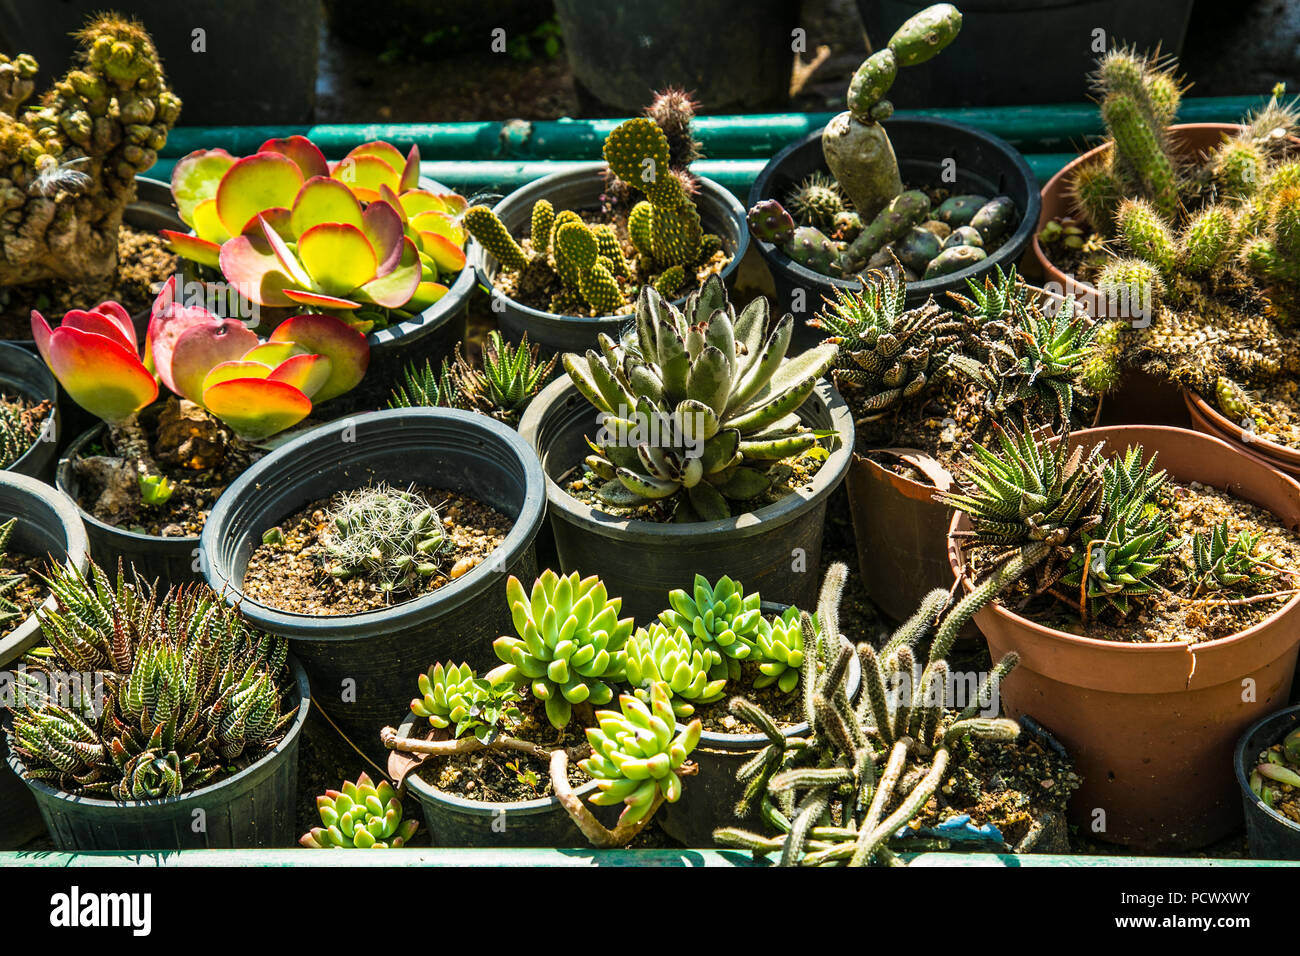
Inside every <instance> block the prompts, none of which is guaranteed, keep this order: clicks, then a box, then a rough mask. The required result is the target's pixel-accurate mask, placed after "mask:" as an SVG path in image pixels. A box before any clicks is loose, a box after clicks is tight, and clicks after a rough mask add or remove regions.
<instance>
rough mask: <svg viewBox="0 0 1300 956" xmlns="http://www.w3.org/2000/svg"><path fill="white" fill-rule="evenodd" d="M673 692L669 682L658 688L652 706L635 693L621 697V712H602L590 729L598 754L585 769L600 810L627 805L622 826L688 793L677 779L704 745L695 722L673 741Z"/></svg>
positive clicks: (594, 751)
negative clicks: (593, 786)
mask: <svg viewBox="0 0 1300 956" xmlns="http://www.w3.org/2000/svg"><path fill="white" fill-rule="evenodd" d="M670 697H671V692H670V691H669V690H668V687H667V685H666V684H664V683H663V682H659V683H656V684H654V685H652V687H651V689H650V704H649V706H647V705H646V704H644V703H642V702H641V701H640V700H638V699H637V698H636V697H633V696H631V695H630V694H623V695H621V696H620V697H619V699H618V703H619V710H617V711H613V710H601V711H597V712H596V721H597V724H598V726H596V727H589V728H588V729H587V741H588V742H589V743H590V744H591V750H592V754H591V756H590V757H588V758H587V759H586V760H583V761H581V762H580V763H579V766H580V767H582V769H583V770H584V771H585V772H586V773H587V775H588V776H589V777H591V778H592V779H593V780H595V781H596V786H597V788H598V789H599V791H600V792H599V793H597V794H595V795H594V796H593V797H592V798H591V802H592V803H594V804H596V805H597V806H613V805H614V804H618V803H622V804H624V808H623V813H622V815H620V816H619V820H618V822H619V825H620V826H621V825H623V824H624V823H635V822H637V821H638V820H640V819H642V818H643V817H645V816H646V815H647V814H649V813H650V812H651V811H652V810H653V809H654V808H655V807H656V806H657V805H658V803H659V801H660V798H662V799H663V800H664V801H666V802H668V803H676V802H677V798H678V797H680V796H681V794H682V780H681V777H679V776H678V775H677V771H678V770H680V769H681V767H682V765H683V764H684V763H685V762H686V758H687V756H689V755H690V753H691V751H693V750H694V749H695V746H696V745H697V744H698V743H699V742H700V731H701V729H702V728H701V725H700V721H699V720H698V719H696V720H693V721H691V722H690V724H688V725H687V726H686V728H685V729H684V730H682V732H681V733H679V734H677V735H676V736H673V729H674V725H675V721H674V720H673V709H672V706H671V705H670V704H669V699H670Z"/></svg>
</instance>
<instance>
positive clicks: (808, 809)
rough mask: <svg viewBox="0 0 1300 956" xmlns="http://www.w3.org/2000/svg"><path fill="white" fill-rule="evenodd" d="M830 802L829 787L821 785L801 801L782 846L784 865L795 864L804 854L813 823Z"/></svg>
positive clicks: (782, 861) (782, 862) (782, 863)
mask: <svg viewBox="0 0 1300 956" xmlns="http://www.w3.org/2000/svg"><path fill="white" fill-rule="evenodd" d="M830 802H831V793H830V788H829V787H819V788H818V789H816V790H812V791H809V792H808V793H807V794H806V795H805V796H804V798H803V800H801V801H800V802H799V811H798V814H797V815H796V816H795V818H794V821H793V822H792V823H791V824H790V833H789V835H788V836H787V837H786V838H785V846H784V847H782V848H781V865H782V866H793V865H794V864H795V862H796V861H797V860H798V859H799V858H800V857H801V856H803V854H804V848H805V846H806V844H807V843H808V838H809V836H810V834H811V833H812V828H813V824H814V823H816V822H817V821H818V820H819V819H820V818H821V816H822V814H823V813H825V812H826V808H827V807H829V806H830Z"/></svg>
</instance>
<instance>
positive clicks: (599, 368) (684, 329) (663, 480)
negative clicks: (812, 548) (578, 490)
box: [564, 276, 835, 521]
mask: <svg viewBox="0 0 1300 956" xmlns="http://www.w3.org/2000/svg"><path fill="white" fill-rule="evenodd" d="M793 322H794V320H793V318H792V317H791V316H789V315H787V316H786V317H785V318H783V319H782V320H781V321H780V322H779V323H778V324H777V326H776V328H775V329H774V330H772V332H771V333H770V334H768V333H767V327H768V303H767V300H766V299H764V298H762V297H760V298H758V299H755V300H754V301H753V302H751V303H750V304H749V305H748V306H746V307H745V309H744V311H743V312H741V313H740V315H739V316H737V315H736V314H735V310H734V308H733V307H732V305H731V303H730V302H729V301H728V300H727V295H726V291H725V289H724V288H723V285H722V280H721V279H719V278H718V277H717V276H710V277H709V279H708V280H707V281H706V282H705V283H704V286H703V288H701V289H700V290H699V291H698V292H695V293H692V294H691V296H690V297H689V298H688V299H687V301H686V305H685V309H684V311H678V310H677V308H676V307H675V306H673V305H672V304H671V303H670V302H667V301H666V300H665V299H664V298H663V297H662V296H661V295H660V294H659V293H658V292H656V291H655V290H653V289H649V288H642V290H641V296H640V298H639V299H638V301H637V312H636V333H635V335H634V336H630V337H629V338H628V339H627V340H626V341H625V342H624V343H616V342H614V341H613V340H612V339H610V338H609V337H608V336H602V337H601V338H600V351H596V350H594V349H589V350H588V351H587V354H586V355H585V356H581V355H576V354H573V353H568V354H566V355H565V356H564V368H565V371H566V372H567V373H568V375H569V378H570V379H571V380H572V382H573V384H574V385H575V386H576V387H577V389H578V391H579V392H580V393H581V394H582V395H583V397H585V398H586V399H587V401H589V402H591V403H592V405H594V406H595V407H596V408H597V409H598V410H599V411H600V413H601V418H602V428H601V432H600V435H599V436H598V441H596V442H591V441H590V440H589V444H590V445H591V447H592V450H593V451H594V452H596V454H595V455H593V456H590V457H588V458H587V465H588V467H589V468H590V469H591V470H592V471H593V472H594V473H595V474H596V475H597V476H599V477H600V478H602V479H604V484H602V485H601V486H600V488H599V489H598V495H599V497H600V499H601V500H602V501H603V502H605V503H607V504H611V505H616V506H619V507H637V506H640V505H644V504H647V503H649V502H651V501H654V500H659V499H672V500H673V503H674V505H675V508H676V512H675V518H676V520H679V521H682V520H714V519H720V518H726V517H729V516H730V515H731V514H732V508H731V505H730V504H728V499H730V500H732V501H738V502H744V501H748V500H752V499H754V498H756V497H758V496H759V495H761V494H763V493H764V492H765V491H766V490H767V489H768V488H769V487H770V483H771V482H770V479H769V477H768V475H767V473H766V471H767V466H768V465H770V464H771V463H773V462H776V461H779V460H781V459H783V458H789V457H793V456H796V455H799V454H801V453H802V452H804V451H806V450H808V449H809V448H811V447H812V446H813V445H814V444H815V443H816V441H817V436H816V435H815V433H814V432H813V431H812V430H811V429H809V428H808V427H806V426H805V425H803V424H802V422H801V421H800V420H799V418H798V417H797V415H796V414H795V412H796V410H797V409H798V408H799V407H800V406H801V405H802V404H803V403H804V400H805V399H807V398H808V396H809V395H810V394H812V391H813V389H814V388H815V387H816V384H817V379H818V378H819V377H820V376H821V375H822V374H823V373H825V371H826V370H827V369H828V368H829V367H830V365H831V363H832V362H833V361H834V358H835V347H834V346H832V345H822V346H819V347H817V348H814V349H809V350H808V351H806V352H803V353H802V354H800V355H798V356H796V357H794V358H791V359H786V357H785V356H786V350H787V348H788V347H789V344H790V335H791V331H792V329H793Z"/></svg>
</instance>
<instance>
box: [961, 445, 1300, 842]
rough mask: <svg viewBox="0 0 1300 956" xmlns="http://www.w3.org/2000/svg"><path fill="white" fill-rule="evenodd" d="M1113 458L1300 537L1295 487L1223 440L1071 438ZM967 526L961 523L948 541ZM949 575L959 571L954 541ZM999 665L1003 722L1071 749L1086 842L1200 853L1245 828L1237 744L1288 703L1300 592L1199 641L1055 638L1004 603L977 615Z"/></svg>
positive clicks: (1075, 818) (1074, 810) (1058, 634)
mask: <svg viewBox="0 0 1300 956" xmlns="http://www.w3.org/2000/svg"><path fill="white" fill-rule="evenodd" d="M1097 441H1104V442H1105V444H1106V452H1107V453H1108V454H1120V453H1123V451H1124V450H1125V448H1127V447H1128V446H1129V445H1133V444H1138V443H1141V444H1142V445H1143V447H1144V448H1145V449H1146V451H1147V452H1148V453H1150V452H1158V453H1159V459H1158V465H1159V466H1160V467H1162V468H1164V469H1166V470H1167V471H1168V472H1169V474H1170V476H1171V477H1172V478H1174V479H1175V480H1178V481H1199V482H1201V483H1203V484H1207V485H1211V486H1213V487H1215V488H1218V489H1221V490H1225V491H1228V492H1230V493H1231V494H1233V495H1235V496H1237V497H1239V498H1241V499H1243V500H1245V501H1249V502H1252V503H1253V504H1256V505H1258V506H1260V507H1262V508H1265V509H1267V510H1268V511H1270V512H1272V513H1273V514H1274V515H1276V516H1277V517H1278V518H1279V520H1280V521H1281V522H1282V523H1283V524H1285V525H1286V526H1287V527H1289V528H1291V529H1293V530H1298V529H1300V484H1297V483H1296V482H1295V481H1294V480H1293V479H1291V478H1288V477H1286V476H1285V475H1282V474H1280V473H1279V472H1277V471H1274V470H1273V469H1271V468H1268V467H1267V466H1265V465H1263V464H1262V463H1261V462H1259V461H1256V460H1255V459H1252V458H1248V457H1246V456H1244V455H1242V454H1240V453H1239V452H1238V450H1237V449H1236V448H1234V447H1233V446H1231V445H1229V444H1228V443H1227V442H1224V441H1221V440H1219V439H1217V438H1212V437H1210V436H1208V435H1203V434H1200V433H1198V432H1192V431H1186V430H1184V429H1178V428H1166V427H1159V426H1141V425H1134V426H1119V427H1111V428H1093V429H1086V430H1083V431H1079V432H1076V433H1075V434H1074V435H1073V436H1071V442H1072V444H1076V445H1089V446H1090V445H1092V444H1094V443H1096V442H1097ZM969 527H970V523H969V519H968V518H967V516H966V515H965V514H962V513H958V514H957V515H955V516H954V518H953V523H952V527H951V532H956V531H962V530H966V529H968V528H969ZM948 548H949V550H948V554H949V559H950V561H951V563H952V567H953V570H954V571H955V572H956V573H957V574H958V575H959V576H961V577H962V580H963V583H964V584H965V586H966V587H967V589H968V590H969V586H970V579H969V578H968V577H967V576H966V575H965V556H964V554H963V552H962V548H961V544H960V539H957V538H954V537H952V536H951V534H950V536H949V546H948ZM975 623H976V624H977V625H978V626H979V629H980V630H981V631H982V632H983V633H984V637H985V639H986V640H987V642H988V646H989V653H990V654H991V655H992V657H993V659H994V660H997V659H999V658H1001V657H1002V656H1003V655H1004V654H1006V653H1007V652H1008V651H1015V652H1016V653H1018V654H1019V655H1020V666H1019V667H1017V668H1016V669H1015V670H1014V671H1013V672H1012V673H1011V674H1010V676H1009V677H1008V678H1007V679H1006V680H1005V681H1004V682H1003V684H1002V689H1001V694H1002V707H1003V711H1004V712H1005V713H1006V715H1007V716H1009V717H1013V718H1016V717H1020V716H1021V715H1023V714H1029V715H1031V716H1033V717H1034V719H1036V720H1038V721H1039V722H1040V723H1042V724H1043V725H1044V726H1045V727H1047V728H1048V729H1049V730H1050V731H1051V732H1052V733H1053V734H1054V735H1056V737H1057V738H1059V739H1060V741H1061V742H1062V743H1063V744H1065V746H1066V747H1067V748H1068V749H1069V751H1070V753H1071V755H1072V756H1073V758H1074V760H1075V769H1076V771H1077V772H1078V773H1079V774H1080V775H1081V776H1082V777H1083V785H1082V787H1080V789H1079V791H1078V793H1076V794H1075V795H1074V798H1073V800H1072V802H1071V820H1072V822H1074V823H1076V824H1077V825H1078V826H1079V827H1080V828H1081V832H1083V833H1085V834H1087V835H1088V836H1090V837H1092V838H1094V839H1098V840H1104V841H1106V842H1110V843H1121V844H1125V845H1132V846H1139V847H1143V848H1147V849H1173V848H1188V847H1197V846H1204V845H1206V844H1208V843H1212V842H1214V841H1215V840H1217V839H1219V838H1221V837H1223V836H1224V835H1226V834H1228V833H1229V832H1231V831H1232V830H1234V829H1236V828H1238V827H1240V826H1241V820H1242V817H1241V800H1240V796H1239V794H1238V793H1237V787H1236V781H1235V780H1234V779H1233V776H1232V772H1231V767H1232V752H1233V746H1234V744H1235V743H1236V740H1237V738H1238V737H1239V736H1240V735H1241V733H1242V732H1243V731H1244V730H1245V729H1246V728H1247V727H1248V726H1249V725H1250V724H1252V723H1253V722H1254V721H1256V720H1258V719H1260V718H1261V717H1263V716H1264V715H1265V714H1267V713H1269V712H1270V711H1273V710H1276V709H1277V708H1279V707H1281V706H1283V705H1285V703H1286V702H1287V699H1288V695H1289V694H1290V692H1291V681H1292V677H1293V675H1294V672H1295V665H1296V651H1297V647H1298V646H1300V595H1296V596H1293V597H1292V598H1291V599H1290V600H1289V601H1288V602H1287V603H1286V605H1285V606H1284V607H1282V608H1281V609H1280V610H1278V611H1277V612H1276V613H1274V614H1273V615H1272V616H1271V617H1269V618H1267V619H1266V620H1264V621H1261V622H1260V623H1258V624H1256V625H1255V626H1254V627H1251V628H1249V629H1247V630H1245V631H1242V632H1240V633H1238V634H1233V635H1231V636H1229V637H1224V638H1220V639H1218V640H1214V641H1206V642H1204V643H1201V644H1196V645H1188V644H1185V643H1169V644H1121V643H1116V642H1112V641H1103V640H1096V639H1092V638H1087V637H1080V636H1078V635H1075V634H1067V633H1064V632H1062V631H1057V630H1054V629H1052V628H1049V627H1044V626H1042V625H1040V624H1035V623H1034V622H1033V621H1030V620H1027V619H1026V618H1023V617H1021V616H1019V615H1017V614H1014V613H1012V612H1011V611H1009V610H1007V609H1006V608H1005V607H1003V606H1001V605H999V604H993V605H990V606H988V607H986V608H984V609H983V610H981V611H980V612H979V613H978V614H976V615H975Z"/></svg>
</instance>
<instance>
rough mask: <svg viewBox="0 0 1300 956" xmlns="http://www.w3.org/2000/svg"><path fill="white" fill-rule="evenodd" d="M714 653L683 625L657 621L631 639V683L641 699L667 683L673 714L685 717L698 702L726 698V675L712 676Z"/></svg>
mask: <svg viewBox="0 0 1300 956" xmlns="http://www.w3.org/2000/svg"><path fill="white" fill-rule="evenodd" d="M710 661H711V655H710V654H709V653H708V652H707V651H706V650H704V649H703V642H702V641H699V640H698V639H696V640H692V639H691V637H690V635H688V634H687V632H686V631H684V630H683V629H682V628H681V627H677V628H669V627H667V626H665V625H664V624H662V623H659V622H656V623H654V624H651V625H650V627H649V628H648V629H647V628H637V630H636V633H635V634H633V635H632V636H631V637H630V638H629V639H628V642H627V682H628V684H630V685H631V686H632V688H633V690H632V693H633V694H635V695H636V696H637V697H638V698H639V699H640V700H642V701H646V700H649V698H650V695H651V690H652V688H653V687H654V686H655V685H657V684H663V685H664V686H665V687H667V688H668V690H669V692H670V694H671V696H672V699H671V701H670V703H671V704H672V708H673V713H674V714H675V715H676V716H677V717H678V718H680V719H685V718H687V717H689V716H691V714H693V713H695V705H696V704H712V703H715V702H716V701H719V700H721V699H722V696H723V690H724V688H725V687H726V686H727V681H726V678H718V679H717V680H710V679H709V664H710Z"/></svg>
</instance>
